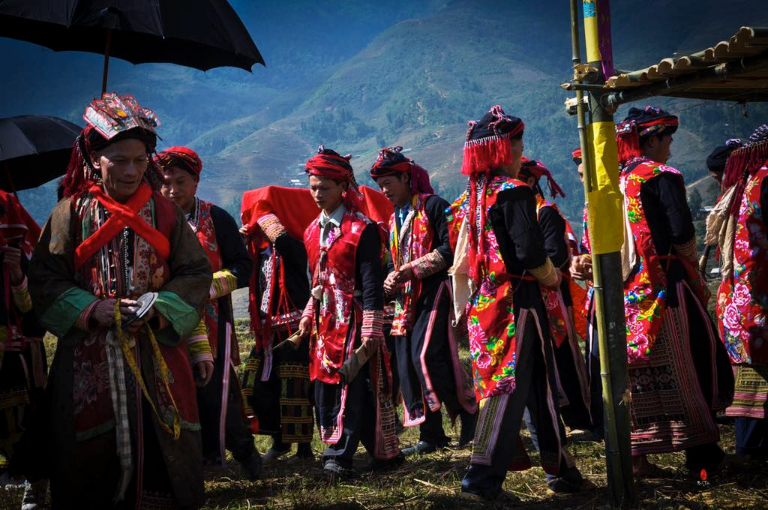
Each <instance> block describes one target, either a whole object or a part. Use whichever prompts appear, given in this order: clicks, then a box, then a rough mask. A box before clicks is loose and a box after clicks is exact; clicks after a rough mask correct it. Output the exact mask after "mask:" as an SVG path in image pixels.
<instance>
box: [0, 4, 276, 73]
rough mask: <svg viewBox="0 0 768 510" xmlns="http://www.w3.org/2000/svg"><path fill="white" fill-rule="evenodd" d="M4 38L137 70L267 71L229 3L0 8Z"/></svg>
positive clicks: (0, 27) (20, 5)
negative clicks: (144, 66)
mask: <svg viewBox="0 0 768 510" xmlns="http://www.w3.org/2000/svg"><path fill="white" fill-rule="evenodd" d="M0 36H2V37H10V38H12V39H19V40H22V41H28V42H31V43H35V44H40V45H42V46H46V47H48V48H51V49H52V50H54V51H68V50H69V51H87V52H92V53H100V54H103V55H106V56H107V57H109V56H114V57H117V58H121V59H123V60H127V61H128V62H131V63H133V64H141V63H149V62H168V63H172V64H180V65H183V66H187V67H193V68H196V69H200V70H203V71H207V70H208V69H211V68H214V67H239V68H241V69H245V70H246V71H250V70H251V67H253V66H254V65H255V64H257V63H258V64H264V59H263V58H262V57H261V54H260V53H259V50H258V49H257V48H256V44H255V43H254V42H253V39H251V36H250V34H249V33H248V30H246V28H245V26H244V25H243V22H242V21H241V20H240V18H239V17H238V15H237V13H236V12H235V11H234V9H233V8H232V6H231V5H229V2H227V1H226V0H153V1H151V2H150V1H148V0H58V1H56V2H51V1H50V0H0ZM105 62H106V61H105ZM105 67H106V63H105Z"/></svg>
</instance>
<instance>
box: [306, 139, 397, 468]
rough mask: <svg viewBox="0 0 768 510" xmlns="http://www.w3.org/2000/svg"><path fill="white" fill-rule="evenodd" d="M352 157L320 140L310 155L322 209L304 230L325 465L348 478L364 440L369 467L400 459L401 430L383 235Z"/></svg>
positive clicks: (312, 178)
mask: <svg viewBox="0 0 768 510" xmlns="http://www.w3.org/2000/svg"><path fill="white" fill-rule="evenodd" d="M349 158H350V156H346V157H343V156H341V155H339V154H338V153H336V152H335V151H332V150H330V149H326V148H325V147H323V146H322V145H321V146H320V148H319V150H318V153H317V155H315V156H314V157H312V158H310V159H309V161H307V165H306V171H307V174H309V189H310V192H311V193H312V197H313V198H314V200H315V203H316V204H317V205H318V207H320V209H321V212H320V215H319V216H318V217H317V219H315V221H313V222H312V224H310V226H309V227H308V228H307V230H306V232H305V233H304V245H305V246H306V249H307V255H308V257H309V267H310V273H311V275H312V283H311V288H312V290H311V298H310V300H309V302H308V303H307V307H306V308H305V310H304V313H303V316H302V319H301V322H300V323H299V333H300V334H301V336H302V337H307V336H310V335H311V337H310V344H309V354H310V355H309V358H310V367H309V373H310V377H311V379H312V380H313V381H314V382H315V409H316V416H317V423H318V426H319V429H320V438H321V440H322V441H323V442H324V443H326V444H328V447H327V448H326V450H325V452H324V453H323V468H324V470H325V472H326V473H327V474H329V475H330V476H331V477H349V476H351V475H352V474H353V473H354V471H353V469H352V468H353V466H352V457H353V455H354V453H355V450H357V446H358V444H359V443H360V442H361V441H362V443H363V445H364V446H365V448H366V450H368V452H369V453H370V454H371V456H372V457H373V461H372V463H371V465H370V466H369V467H370V468H371V469H377V468H383V467H387V466H391V465H395V464H398V463H400V462H402V459H403V457H402V453H401V452H400V448H399V447H398V439H397V435H396V433H395V409H394V403H393V400H392V393H391V392H392V376H391V371H390V366H389V355H388V352H387V348H386V344H385V342H384V334H383V331H382V326H383V317H382V314H383V313H382V308H383V304H384V295H383V285H382V283H383V276H382V264H381V254H382V248H383V247H382V242H381V239H380V236H379V231H378V226H377V225H376V224H375V223H373V222H372V221H371V220H370V219H368V218H367V217H365V216H364V215H363V214H362V213H361V212H360V211H361V210H362V204H361V202H360V200H361V199H360V195H359V191H358V188H357V183H356V181H355V177H354V173H353V170H352V166H351V165H350V164H349Z"/></svg>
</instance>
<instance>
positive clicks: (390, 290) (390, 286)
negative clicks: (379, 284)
mask: <svg viewBox="0 0 768 510" xmlns="http://www.w3.org/2000/svg"><path fill="white" fill-rule="evenodd" d="M396 277H397V273H396V272H394V271H393V272H391V273H389V274H388V275H387V278H386V279H385V280H384V295H385V296H386V297H392V296H394V295H395V291H396V290H397V283H395V279H396Z"/></svg>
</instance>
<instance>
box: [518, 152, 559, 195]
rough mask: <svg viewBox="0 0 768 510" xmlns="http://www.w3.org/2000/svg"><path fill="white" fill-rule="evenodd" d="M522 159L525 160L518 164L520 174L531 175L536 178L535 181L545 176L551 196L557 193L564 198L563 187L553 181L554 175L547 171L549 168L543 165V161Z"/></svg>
mask: <svg viewBox="0 0 768 510" xmlns="http://www.w3.org/2000/svg"><path fill="white" fill-rule="evenodd" d="M523 159H524V160H525V161H523V164H522V165H520V175H521V176H523V177H533V178H534V179H536V181H537V183H538V181H539V179H541V178H542V177H546V178H547V184H548V186H549V193H550V195H552V198H555V197H557V195H560V196H561V197H563V198H565V191H563V188H561V187H560V186H559V185H558V184H557V181H555V177H554V176H553V175H552V172H550V171H549V168H547V167H546V166H544V163H542V162H540V161H533V160H530V159H528V158H523Z"/></svg>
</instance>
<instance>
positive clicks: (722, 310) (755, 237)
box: [717, 166, 768, 365]
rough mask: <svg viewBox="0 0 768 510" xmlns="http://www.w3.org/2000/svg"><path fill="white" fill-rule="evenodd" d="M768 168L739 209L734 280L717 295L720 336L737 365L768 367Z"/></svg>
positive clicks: (750, 182)
mask: <svg viewBox="0 0 768 510" xmlns="http://www.w3.org/2000/svg"><path fill="white" fill-rule="evenodd" d="M766 176H768V167H765V166H764V167H762V168H761V169H760V170H758V171H757V172H755V173H754V175H752V176H750V177H749V178H748V180H747V183H746V186H745V188H744V195H743V197H742V199H741V206H740V207H739V215H738V220H737V222H736V232H735V239H734V246H733V277H732V278H726V279H725V280H723V282H721V284H720V289H719V291H718V295H717V316H718V326H719V329H720V336H721V338H722V339H723V342H724V343H725V347H726V349H727V350H728V354H729V356H730V357H731V360H732V361H733V362H734V363H737V364H742V363H747V364H751V365H766V364H768V328H766V313H768V238H767V237H766V231H767V230H768V229H767V228H766V221H765V216H764V214H765V213H764V211H763V210H762V207H761V206H760V199H761V198H762V197H761V192H760V189H761V187H762V184H763V180H764V179H765V178H766Z"/></svg>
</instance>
